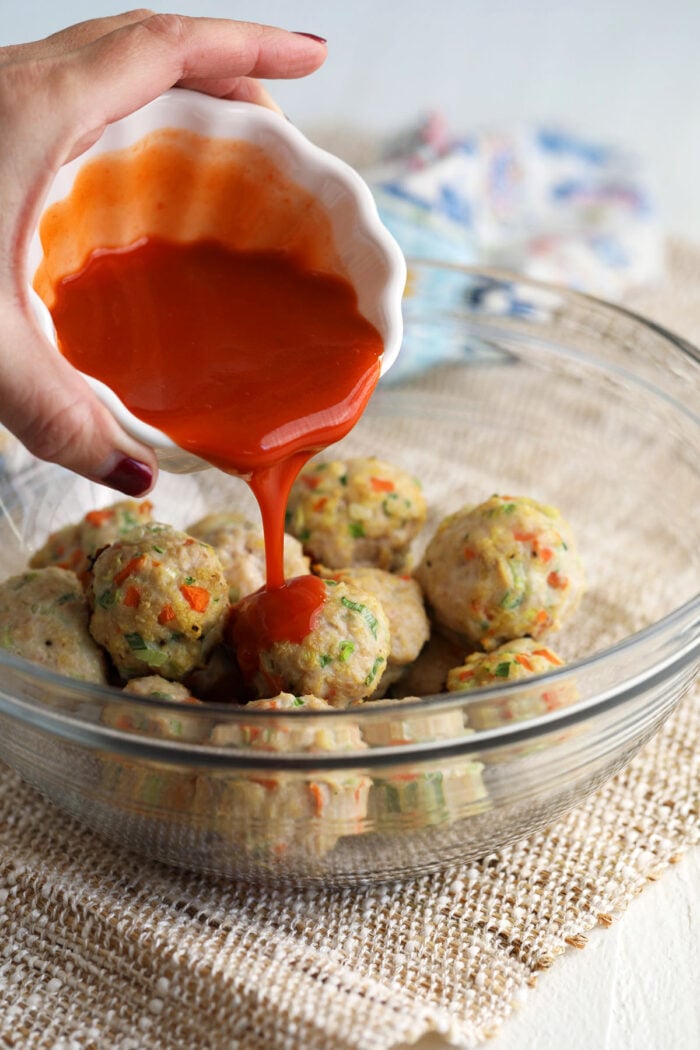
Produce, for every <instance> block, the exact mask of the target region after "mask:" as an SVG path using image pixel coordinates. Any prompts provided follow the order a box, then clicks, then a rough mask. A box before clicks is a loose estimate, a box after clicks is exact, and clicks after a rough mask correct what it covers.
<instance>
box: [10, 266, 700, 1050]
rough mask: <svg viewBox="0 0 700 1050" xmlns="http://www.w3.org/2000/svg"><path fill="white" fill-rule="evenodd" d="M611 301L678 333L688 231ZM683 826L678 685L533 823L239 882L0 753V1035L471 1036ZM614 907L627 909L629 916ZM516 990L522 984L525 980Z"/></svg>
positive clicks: (141, 1040)
mask: <svg viewBox="0 0 700 1050" xmlns="http://www.w3.org/2000/svg"><path fill="white" fill-rule="evenodd" d="M669 256H670V260H669V277H668V279H667V281H666V282H665V284H664V286H663V287H660V288H657V289H655V290H654V291H653V292H647V293H642V292H640V293H638V294H637V295H635V296H634V297H633V298H631V299H629V300H628V304H629V305H630V306H632V307H633V308H636V309H639V310H641V311H643V312H645V313H646V314H648V315H650V316H652V317H653V318H655V319H657V320H659V321H660V322H662V323H665V324H667V325H668V326H669V327H671V328H673V329H675V330H676V331H678V332H679V333H681V334H683V335H685V336H687V337H688V338H689V339H691V340H694V341H696V342H698V341H700V251H697V250H694V249H692V248H689V247H687V246H678V245H671V247H670V250H669ZM699 839H700V694H699V693H698V691H697V690H695V692H694V693H692V695H690V696H688V697H687V698H686V700H685V701H684V702H683V704H682V705H681V707H680V708H679V709H678V710H677V711H676V713H675V714H674V715H673V716H672V717H671V719H670V720H669V721H668V722H667V724H666V725H665V727H664V728H663V729H662V731H661V732H660V733H659V734H658V735H657V736H656V738H655V739H654V740H653V741H652V742H651V743H650V744H649V745H648V746H647V747H646V748H645V749H644V751H643V752H642V753H641V754H639V755H638V757H637V758H636V759H635V760H634V761H633V762H632V764H631V765H630V766H629V767H628V768H627V769H626V770H625V771H624V772H623V773H621V774H620V775H619V776H617V777H616V778H615V779H614V780H612V781H611V782H609V783H608V784H607V785H606V786H605V787H603V788H602V789H601V790H599V791H598V792H597V794H595V795H594V796H592V797H591V798H590V799H589V800H588V801H587V802H586V803H585V805H582V806H581V807H580V808H578V809H576V810H574V811H573V812H572V813H570V814H569V815H568V816H567V817H565V818H564V819H563V820H560V821H558V822H557V823H556V824H555V825H553V826H551V827H550V828H549V829H548V830H546V831H544V832H542V833H541V834H539V835H537V836H535V837H533V838H531V839H528V840H526V841H523V842H520V843H519V844H518V845H516V846H513V847H511V848H509V849H506V850H504V851H503V852H501V853H499V854H494V855H491V856H489V857H486V858H484V859H483V860H482V861H481V862H480V863H477V864H472V865H470V866H465V867H456V868H451V869H450V870H447V871H444V872H443V873H441V874H439V875H436V876H431V877H425V878H421V879H418V880H416V881H413V882H408V883H405V884H403V885H401V886H397V885H393V886H379V887H375V888H368V889H357V888H354V889H337V890H329V891H323V890H318V889H316V890H306V891H303V892H299V893H296V894H295V893H294V892H292V891H290V890H289V889H286V888H285V889H280V890H278V891H275V890H269V889H268V890H261V889H259V888H250V887H246V886H244V885H236V884H231V883H227V882H224V881H220V880H213V879H211V878H206V877H203V876H197V875H189V874H186V873H182V872H178V871H172V870H169V869H167V868H165V867H162V866H159V865H156V864H151V863H148V862H146V861H144V860H143V859H141V858H139V857H137V856H134V855H133V854H129V853H126V852H123V851H119V850H117V849H112V848H111V847H110V846H109V845H108V844H106V843H105V842H104V841H102V840H100V839H99V838H97V837H96V836H94V835H93V834H92V833H90V832H87V831H85V830H84V829H83V828H81V827H80V826H78V825H77V824H76V823H74V822H73V821H71V820H69V819H68V818H66V817H64V816H63V815H62V814H61V813H59V812H58V811H57V810H55V809H54V808H53V807H52V806H51V805H50V804H49V803H47V802H45V801H44V800H43V799H42V798H40V797H39V796H38V795H37V794H36V793H35V792H34V791H33V790H31V789H30V788H28V787H26V786H24V785H23V784H22V783H21V782H20V781H19V780H18V778H17V777H16V776H15V775H14V774H13V773H12V772H10V771H9V770H6V769H0V928H1V929H2V940H1V942H0V1044H1V1045H2V1046H11V1047H22V1048H35V1047H36V1048H39V1047H41V1048H47V1050H48V1048H51V1050H72V1048H80V1050H82V1048H88V1047H95V1048H105V1047H109V1048H115V1050H129V1048H132V1050H140V1048H142V1047H148V1048H152V1050H181V1048H183V1047H184V1048H188V1050H196V1048H205V1047H206V1048H212V1050H220V1048H224V1047H226V1048H229V1047H241V1048H243V1050H258V1048H260V1050H276V1048H282V1047H284V1048H296V1047H303V1048H304V1050H321V1048H323V1050H343V1048H348V1050H350V1048H362V1050H371V1048H376V1050H380V1048H388V1047H391V1046H392V1045H393V1044H395V1043H397V1042H402V1041H405V1042H411V1041H413V1040H415V1039H417V1038H419V1037H420V1036H421V1035H423V1034H424V1033H427V1032H431V1031H439V1032H442V1033H444V1034H445V1036H446V1038H447V1039H449V1040H450V1041H451V1042H452V1043H453V1044H454V1045H455V1046H459V1047H472V1046H476V1045H478V1044H479V1043H480V1042H481V1041H482V1040H483V1039H484V1038H485V1037H487V1036H488V1035H489V1034H492V1033H493V1032H494V1031H495V1030H496V1029H497V1027H498V1026H499V1024H500V1023H501V1022H502V1021H503V1020H504V1018H505V1017H506V1016H507V1015H508V1013H509V1011H510V1008H511V1004H512V1002H513V1000H514V999H516V998H520V997H521V996H522V993H523V990H524V989H526V988H527V987H528V986H532V985H534V983H535V979H536V974H537V972H538V971H539V970H542V969H543V968H545V967H548V966H549V965H551V963H552V962H553V960H554V959H555V958H556V956H557V955H558V954H560V953H561V952H563V951H564V950H565V948H566V946H567V945H576V946H582V945H583V944H584V943H585V940H586V932H587V931H588V930H590V929H591V928H592V927H594V926H596V925H597V924H602V925H604V926H607V925H609V924H610V923H611V922H612V921H613V920H614V919H615V918H616V917H617V916H619V915H620V914H621V912H623V911H624V909H625V907H626V906H627V904H628V903H629V901H630V900H631V899H632V898H633V897H634V895H635V894H637V893H638V892H639V891H640V890H641V889H642V888H643V887H644V886H645V884H646V883H647V881H648V880H650V879H657V878H658V877H659V876H660V875H661V873H662V872H663V871H664V869H665V868H666V867H667V865H669V864H672V863H675V862H676V861H678V860H679V859H680V858H681V856H682V854H683V853H684V851H685V850H687V849H688V848H689V847H690V846H692V845H694V844H696V843H697V842H698V840H699ZM626 921H634V920H633V918H632V917H630V918H629V919H628V920H626ZM533 994H536V993H533Z"/></svg>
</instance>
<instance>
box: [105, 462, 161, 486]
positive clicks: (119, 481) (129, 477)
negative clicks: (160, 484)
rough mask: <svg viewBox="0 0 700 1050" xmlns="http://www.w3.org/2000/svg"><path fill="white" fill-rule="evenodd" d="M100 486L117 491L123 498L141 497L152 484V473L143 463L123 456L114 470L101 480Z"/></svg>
mask: <svg viewBox="0 0 700 1050" xmlns="http://www.w3.org/2000/svg"><path fill="white" fill-rule="evenodd" d="M102 484H103V485H109V487H110V488H113V489H118V490H119V492H123V493H124V495H125V496H143V495H144V493H146V492H148V490H149V488H150V487H151V485H152V484H153V471H152V470H151V468H150V467H147V466H146V464H145V463H139V462H138V460H136V459H131V457H130V456H124V459H120V460H119V462H118V463H117V465H116V467H115V468H114V470H112V471H111V472H110V473H109V474H108V475H107V477H105V478H102Z"/></svg>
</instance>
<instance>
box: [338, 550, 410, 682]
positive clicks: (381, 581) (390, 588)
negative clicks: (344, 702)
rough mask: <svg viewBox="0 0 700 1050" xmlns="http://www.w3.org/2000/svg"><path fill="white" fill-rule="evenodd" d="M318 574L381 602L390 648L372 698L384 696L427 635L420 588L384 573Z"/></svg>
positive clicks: (351, 570)
mask: <svg viewBox="0 0 700 1050" xmlns="http://www.w3.org/2000/svg"><path fill="white" fill-rule="evenodd" d="M319 572H320V575H321V576H322V577H324V578H325V579H332V580H336V581H338V582H343V583H347V584H348V585H349V586H351V587H359V588H360V589H361V590H363V591H364V592H365V593H366V594H373V595H374V597H375V598H377V599H378V600H379V601H380V602H381V605H382V608H383V609H384V612H385V613H386V615H387V618H388V620H389V633H390V636H391V648H390V649H389V655H388V657H387V663H386V668H385V669H384V672H383V674H382V676H381V679H380V680H379V682H378V683H377V686H376V688H375V689H374V691H373V693H372V696H373V697H379V696H383V695H384V693H385V692H386V690H387V689H388V688H389V686H390V685H392V683H393V682H395V681H396V680H397V678H399V677H400V676H401V674H402V673H403V671H404V669H405V668H406V667H407V666H408V664H410V663H412V662H413V661H414V660H415V659H416V658H417V656H418V654H419V653H420V651H421V649H422V648H423V646H424V645H425V643H426V641H427V640H428V636H429V635H430V621H429V620H428V614H427V613H426V611H425V606H424V604H423V594H422V592H421V589H420V587H419V586H418V584H417V582H416V581H415V580H414V579H412V577H410V576H399V575H397V574H396V573H391V572H386V571H385V570H384V569H373V568H363V567H357V568H349V569H335V570H329V569H320V570H319Z"/></svg>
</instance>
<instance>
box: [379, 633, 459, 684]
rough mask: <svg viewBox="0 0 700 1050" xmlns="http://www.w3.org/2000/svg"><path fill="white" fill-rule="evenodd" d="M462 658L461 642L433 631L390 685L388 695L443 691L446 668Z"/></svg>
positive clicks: (447, 669) (449, 667) (445, 680)
mask: <svg viewBox="0 0 700 1050" xmlns="http://www.w3.org/2000/svg"><path fill="white" fill-rule="evenodd" d="M463 659H464V645H463V644H460V643H458V642H456V641H454V640H453V639H451V638H445V637H444V635H442V634H439V633H438V632H437V631H433V632H432V634H431V635H430V638H429V639H428V641H427V642H426V643H425V645H424V646H423V648H422V649H421V651H420V653H419V654H418V657H417V659H416V660H414V662H413V663H412V664H410V665H409V666H408V667H407V668H406V669H405V670H404V671H403V673H402V674H401V677H400V678H399V679H398V680H397V681H396V682H395V683H394V684H393V685H392V687H391V695H392V696H395V697H397V698H399V699H401V698H405V697H411V696H435V695H436V694H437V693H444V692H445V689H446V682H447V674H448V672H449V671H450V670H451V669H452V668H453V667H455V666H456V665H457V664H458V663H460V661H461V660H463Z"/></svg>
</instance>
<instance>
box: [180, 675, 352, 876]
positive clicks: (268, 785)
mask: <svg viewBox="0 0 700 1050" xmlns="http://www.w3.org/2000/svg"><path fill="white" fill-rule="evenodd" d="M331 710H332V708H331V707H330V705H329V704H328V703H327V702H326V701H325V700H322V699H321V698H319V697H315V696H310V695H307V696H294V695H293V694H291V693H280V694H279V695H278V696H275V697H271V698H269V699H265V700H254V701H252V702H251V703H249V704H248V705H247V706H246V708H245V711H250V712H251V715H252V717H251V718H250V721H249V722H247V721H241V720H240V719H237V720H236V723H235V724H234V723H228V724H225V723H221V724H220V725H218V726H216V727H215V729H214V730H213V731H212V734H211V741H212V743H214V744H216V745H218V746H219V747H226V746H229V747H233V748H235V750H236V753H237V754H239V753H240V752H241V751H246V750H249V751H256V752H270V753H271V754H274V753H286V754H289V753H295V752H296V753H299V754H316V753H318V754H324V753H337V754H340V753H344V752H349V751H363V750H365V749H366V746H367V745H366V744H365V743H364V741H363V740H362V737H361V735H360V731H359V729H358V728H357V726H355V725H352V724H350V725H342V726H341V725H338V723H337V721H336V720H330V719H327V718H323V715H324V714H325V713H327V712H328V711H331ZM245 711H244V713H245ZM257 712H264V713H265V714H266V715H268V716H269V715H270V714H273V713H274V712H279V714H280V716H281V717H280V719H279V722H271V720H270V718H269V717H266V718H265V719H264V723H261V722H260V721H259V720H257V719H256V718H255V714H257ZM300 712H301V713H304V714H306V713H309V714H318V715H320V716H321V717H319V718H316V719H308V718H298V717H297V716H298V715H299V713H300ZM285 716H291V717H285ZM370 783H371V782H370V779H369V777H367V776H364V775H362V774H360V773H357V772H356V771H355V770H354V769H348V770H317V771H316V770H315V771H313V772H309V773H303V772H297V773H282V772H279V771H278V770H276V769H274V768H271V769H270V770H269V771H268V770H266V769H259V770H254V771H251V772H250V773H248V774H247V775H243V774H240V775H238V776H231V775H230V774H227V775H222V776H217V775H216V774H209V775H206V776H202V777H200V779H199V782H198V786H197V805H198V808H200V809H201V810H202V811H203V812H206V813H207V814H211V813H214V814H216V830H217V832H218V833H219V835H220V836H221V838H222V840H223V842H224V843H226V844H230V845H233V846H234V847H237V848H242V849H243V850H245V851H246V852H247V853H251V854H254V855H255V856H256V857H261V856H266V855H270V856H271V857H276V858H280V857H284V856H287V855H290V854H293V853H294V852H295V850H300V851H301V852H302V853H303V854H304V855H305V856H307V855H311V856H319V857H320V856H323V855H324V854H326V853H328V852H329V850H331V849H332V848H333V847H334V846H335V844H336V843H337V841H338V839H339V838H341V837H342V836H343V835H353V834H357V833H358V832H359V831H362V830H364V822H365V819H366V815H367V800H368V795H369V789H370Z"/></svg>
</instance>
